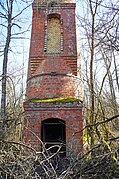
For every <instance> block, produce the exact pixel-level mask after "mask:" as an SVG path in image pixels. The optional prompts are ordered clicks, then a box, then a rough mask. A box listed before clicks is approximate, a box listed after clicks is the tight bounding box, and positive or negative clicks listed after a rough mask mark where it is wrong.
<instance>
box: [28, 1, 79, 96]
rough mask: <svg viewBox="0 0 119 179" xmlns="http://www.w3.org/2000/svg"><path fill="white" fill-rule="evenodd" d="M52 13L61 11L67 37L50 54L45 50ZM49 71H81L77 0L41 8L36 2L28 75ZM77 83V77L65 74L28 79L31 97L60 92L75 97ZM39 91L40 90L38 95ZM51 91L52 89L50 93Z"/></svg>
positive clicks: (63, 36)
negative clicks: (58, 51)
mask: <svg viewBox="0 0 119 179" xmlns="http://www.w3.org/2000/svg"><path fill="white" fill-rule="evenodd" d="M49 14H59V17H60V21H61V29H62V38H63V39H62V40H63V42H62V43H61V45H62V46H63V47H61V48H62V50H61V53H52V54H51V53H50V54H49V53H47V51H45V50H44V49H45V43H46V42H45V28H46V24H47V23H48V22H47V21H48V17H49ZM54 40H55V39H54ZM54 43H55V42H54ZM47 72H49V73H50V72H59V73H65V74H73V75H76V74H77V48H76V25H75V4H71V3H67V4H65V3H64V4H63V3H61V4H57V5H56V6H55V7H54V9H53V10H52V8H47V6H39V8H38V7H36V6H35V5H33V19H32V33H31V44H30V55H29V66H28V79H29V78H30V77H31V76H34V75H37V74H42V73H47ZM46 83H47V84H46ZM63 86H64V89H63V88H62V87H63ZM73 86H75V85H74V79H73V78H64V77H63V78H62V80H61V76H57V77H51V76H49V77H42V78H41V77H39V78H36V79H32V80H29V81H28V86H27V93H26V95H27V99H31V98H36V97H37V98H47V97H52V98H53V97H58V96H59V97H66V96H67V97H68V96H74V97H75V94H76V91H75V90H76V89H74V87H73ZM36 91H37V92H38V93H39V95H37V96H36ZM47 91H49V95H48V92H47ZM42 92H43V93H42ZM41 93H42V94H41Z"/></svg>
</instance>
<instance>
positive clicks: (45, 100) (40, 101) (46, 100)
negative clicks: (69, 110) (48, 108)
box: [30, 97, 80, 103]
mask: <svg viewBox="0 0 119 179" xmlns="http://www.w3.org/2000/svg"><path fill="white" fill-rule="evenodd" d="M30 101H31V102H34V103H56V102H61V103H71V102H79V101H80V100H79V99H76V98H73V97H68V98H49V99H31V100H30Z"/></svg>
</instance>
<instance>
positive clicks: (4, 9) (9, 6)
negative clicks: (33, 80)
mask: <svg viewBox="0 0 119 179" xmlns="http://www.w3.org/2000/svg"><path fill="white" fill-rule="evenodd" d="M21 2H22V0H21ZM23 2H25V1H23ZM15 3H16V4H17V5H18V2H17V1H15V0H6V1H5V2H0V9H1V12H0V18H1V19H2V20H4V22H5V23H1V24H0V25H1V26H2V28H5V31H6V34H4V36H5V38H6V39H5V45H4V48H3V51H1V53H3V68H2V75H1V77H2V96H1V125H0V133H1V135H3V129H4V122H5V119H6V81H7V78H8V75H7V66H8V59H9V52H10V51H12V49H11V46H10V43H11V41H12V39H15V38H17V39H19V38H22V37H21V36H20V35H22V34H23V33H24V32H26V31H27V29H26V30H25V31H21V32H19V31H18V33H13V29H14V28H15V27H17V28H18V29H20V30H21V27H20V25H19V22H17V18H18V17H20V15H21V14H22V13H23V12H24V11H25V9H26V8H28V7H29V6H30V3H29V4H27V1H26V5H25V7H22V9H21V8H19V12H17V14H15V13H14V11H13V7H15ZM2 20H1V22H2Z"/></svg>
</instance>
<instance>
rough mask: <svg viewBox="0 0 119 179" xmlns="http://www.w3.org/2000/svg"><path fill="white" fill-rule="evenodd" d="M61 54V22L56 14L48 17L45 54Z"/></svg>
mask: <svg viewBox="0 0 119 179" xmlns="http://www.w3.org/2000/svg"><path fill="white" fill-rule="evenodd" d="M60 52H61V22H60V18H59V16H58V15H57V14H52V15H49V16H48V24H47V53H60Z"/></svg>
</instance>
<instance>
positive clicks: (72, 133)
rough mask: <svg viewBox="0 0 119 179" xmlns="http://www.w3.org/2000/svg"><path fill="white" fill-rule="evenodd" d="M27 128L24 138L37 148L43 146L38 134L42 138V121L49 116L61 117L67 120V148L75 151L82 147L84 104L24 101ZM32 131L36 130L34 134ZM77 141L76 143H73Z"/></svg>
mask: <svg viewBox="0 0 119 179" xmlns="http://www.w3.org/2000/svg"><path fill="white" fill-rule="evenodd" d="M24 109H25V126H26V128H28V130H27V129H25V133H24V140H25V142H26V143H27V144H30V145H31V146H33V147H36V148H37V149H38V148H40V147H41V143H40V142H39V141H38V139H37V137H36V136H38V137H39V138H40V139H41V121H43V120H45V119H48V118H59V119H62V120H64V121H65V122H66V144H67V150H69V149H71V148H73V150H74V151H76V148H77V149H79V148H80V149H81V147H82V131H81V129H82V106H81V104H79V103H77V102H74V103H66V104H63V103H60V104H59V103H56V104H53V103H28V102H25V103H24ZM30 131H32V132H34V133H35V135H36V136H35V135H33V134H32V133H31V132H30ZM72 143H75V145H72Z"/></svg>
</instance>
